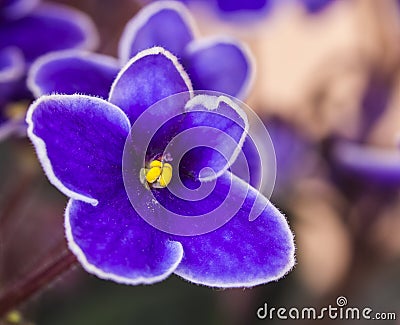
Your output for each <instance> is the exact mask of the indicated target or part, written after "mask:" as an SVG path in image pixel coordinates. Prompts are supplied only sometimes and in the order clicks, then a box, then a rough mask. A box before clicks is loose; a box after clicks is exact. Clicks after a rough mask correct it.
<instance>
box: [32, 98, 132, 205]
mask: <svg viewBox="0 0 400 325" xmlns="http://www.w3.org/2000/svg"><path fill="white" fill-rule="evenodd" d="M26 121H27V123H28V135H29V137H30V139H31V141H32V142H33V144H34V146H35V148H36V151H37V155H38V157H39V160H40V162H41V163H42V165H43V168H44V171H45V172H46V175H47V177H48V178H49V180H50V182H51V183H52V184H53V185H54V186H56V187H57V188H58V189H59V190H60V191H61V192H63V193H64V194H66V195H67V196H69V197H72V198H74V199H79V200H82V201H85V202H88V203H91V204H97V202H98V199H99V198H101V197H102V196H108V195H111V193H112V191H113V189H114V184H117V185H118V184H122V174H121V170H122V167H121V166H122V151H123V147H124V143H125V139H126V137H127V135H128V132H129V129H130V124H129V121H128V119H127V117H126V115H125V114H124V113H123V112H122V111H121V110H120V109H119V108H118V107H115V106H114V105H112V104H110V103H108V102H106V101H104V100H102V99H100V98H96V97H89V96H84V95H52V96H42V97H41V98H40V99H38V100H37V101H36V102H35V103H33V104H32V105H31V107H30V108H29V110H28V113H27V118H26Z"/></svg>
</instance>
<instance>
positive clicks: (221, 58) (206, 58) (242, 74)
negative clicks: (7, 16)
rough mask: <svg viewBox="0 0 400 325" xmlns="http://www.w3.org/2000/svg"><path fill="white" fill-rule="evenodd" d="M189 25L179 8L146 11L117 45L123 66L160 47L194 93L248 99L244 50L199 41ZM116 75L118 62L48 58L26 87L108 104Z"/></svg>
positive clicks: (219, 41) (221, 41)
mask: <svg viewBox="0 0 400 325" xmlns="http://www.w3.org/2000/svg"><path fill="white" fill-rule="evenodd" d="M191 21H192V18H191V16H190V14H189V12H188V11H187V9H186V8H185V7H184V6H183V5H182V4H180V3H177V2H173V1H164V2H161V3H155V4H151V5H149V6H147V7H145V8H144V9H142V10H141V11H140V12H139V13H138V14H137V15H136V16H135V17H134V18H133V19H132V20H131V21H130V22H129V23H128V24H127V26H126V28H125V30H124V32H123V35H122V37H121V40H120V44H119V57H120V62H121V64H125V63H126V62H127V61H128V60H129V59H130V58H131V57H133V56H134V55H136V54H137V53H138V52H140V51H141V50H145V49H147V48H151V47H153V46H162V47H163V48H165V49H167V50H169V51H170V52H172V53H173V54H174V55H175V56H177V57H178V58H179V59H180V62H181V63H182V64H183V66H184V68H185V70H186V72H187V73H188V74H189V76H190V78H191V80H192V82H193V85H194V88H195V89H199V90H214V91H219V92H222V93H226V94H228V95H231V96H234V97H239V98H244V97H246V95H247V93H248V90H249V87H250V84H251V81H252V79H253V67H252V64H251V59H250V54H249V52H248V50H247V49H246V47H245V46H244V45H243V44H241V43H239V42H237V41H234V40H232V39H229V38H226V37H212V38H207V39H199V40H196V39H195V36H194V35H195V32H194V28H193V24H192V22H191ZM118 70H119V69H118V64H117V62H116V61H115V60H113V59H112V58H109V57H106V56H99V55H96V54H90V53H78V52H66V53H63V54H54V55H53V54H50V55H47V56H45V57H43V58H41V59H39V60H38V61H37V62H36V63H35V64H34V66H33V68H32V71H31V73H30V78H29V79H30V81H29V82H28V84H29V85H30V89H31V90H32V91H33V93H34V94H35V95H36V97H39V96H40V95H43V94H50V93H52V92H58V93H65V94H73V93H75V92H79V93H84V94H90V95H98V96H101V97H103V98H106V97H107V94H108V92H109V90H110V86H111V83H112V81H113V79H114V78H115V76H116V74H117V72H118ZM66 80H68V82H66Z"/></svg>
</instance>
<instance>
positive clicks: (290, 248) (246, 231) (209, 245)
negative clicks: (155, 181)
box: [164, 173, 294, 287]
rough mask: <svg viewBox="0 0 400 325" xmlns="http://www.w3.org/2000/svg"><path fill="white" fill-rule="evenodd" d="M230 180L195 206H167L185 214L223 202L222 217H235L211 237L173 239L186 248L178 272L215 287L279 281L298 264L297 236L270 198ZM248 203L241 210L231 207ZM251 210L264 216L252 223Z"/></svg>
mask: <svg viewBox="0 0 400 325" xmlns="http://www.w3.org/2000/svg"><path fill="white" fill-rule="evenodd" d="M231 176H232V174H230V173H226V174H224V175H223V176H221V177H220V178H219V179H218V182H217V184H216V187H215V188H214V191H213V193H212V194H211V195H210V196H209V197H207V198H206V199H205V200H202V201H198V202H193V203H192V202H191V203H190V204H188V203H187V202H186V203H181V202H180V201H179V200H172V201H166V202H164V203H165V204H168V206H169V207H173V208H174V209H175V210H180V214H181V215H190V214H193V211H202V210H204V209H205V208H209V209H214V208H215V207H216V206H221V203H222V205H224V209H223V210H222V211H221V212H220V213H221V214H225V215H226V214H234V215H233V217H232V218H231V219H230V220H229V221H228V222H227V223H226V224H225V225H223V226H222V227H220V228H218V229H216V230H214V231H212V232H210V233H207V234H203V235H200V236H192V237H182V236H174V237H173V238H174V239H175V240H176V241H179V242H180V243H181V244H182V245H183V250H184V257H183V259H182V262H181V263H180V265H179V266H178V268H177V270H176V271H175V273H176V274H178V275H180V276H182V277H183V278H185V279H187V280H189V281H191V282H194V283H198V284H203V285H207V286H215V287H249V286H255V285H258V284H263V283H267V282H270V281H274V280H277V279H279V278H280V277H282V276H284V275H285V274H286V273H287V272H288V271H289V270H290V269H291V268H292V267H293V265H294V242H293V235H292V233H291V231H290V229H289V226H288V224H287V222H286V220H285V217H284V216H283V215H282V214H281V213H280V212H279V211H278V210H277V209H276V208H275V207H274V206H273V205H272V204H271V203H270V202H269V201H268V200H267V199H266V198H265V197H263V196H261V195H260V193H259V192H257V191H256V190H255V189H254V188H252V187H250V186H249V185H248V184H247V183H245V182H243V181H241V180H240V179H238V178H236V177H234V176H233V179H231ZM229 191H231V192H230V194H229V195H228V196H226V193H228V192H229ZM243 199H244V202H243V204H242V205H241V206H240V208H239V209H234V208H232V207H233V206H235V205H236V204H237V203H236V202H237V201H239V202H240V201H242V200H243ZM252 208H253V209H254V208H255V209H256V210H257V211H259V213H260V215H259V216H258V218H257V219H255V220H254V221H249V218H250V214H251V212H250V211H251V209H252ZM220 217H221V216H220ZM224 218H226V216H224ZM252 219H253V218H252Z"/></svg>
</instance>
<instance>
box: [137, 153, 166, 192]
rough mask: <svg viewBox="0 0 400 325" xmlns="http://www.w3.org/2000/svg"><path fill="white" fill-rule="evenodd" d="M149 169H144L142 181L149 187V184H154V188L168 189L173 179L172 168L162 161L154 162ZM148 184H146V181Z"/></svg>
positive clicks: (141, 176) (142, 170)
mask: <svg viewBox="0 0 400 325" xmlns="http://www.w3.org/2000/svg"><path fill="white" fill-rule="evenodd" d="M149 167H150V168H149V169H147V168H142V169H141V174H140V181H141V182H142V183H143V184H145V186H147V183H149V184H153V185H152V187H153V188H162V187H167V186H168V184H169V183H170V182H171V179H172V166H171V165H170V164H169V163H164V162H162V161H160V160H153V161H152V162H151V163H150V165H149ZM145 180H146V181H147V183H144V181H145Z"/></svg>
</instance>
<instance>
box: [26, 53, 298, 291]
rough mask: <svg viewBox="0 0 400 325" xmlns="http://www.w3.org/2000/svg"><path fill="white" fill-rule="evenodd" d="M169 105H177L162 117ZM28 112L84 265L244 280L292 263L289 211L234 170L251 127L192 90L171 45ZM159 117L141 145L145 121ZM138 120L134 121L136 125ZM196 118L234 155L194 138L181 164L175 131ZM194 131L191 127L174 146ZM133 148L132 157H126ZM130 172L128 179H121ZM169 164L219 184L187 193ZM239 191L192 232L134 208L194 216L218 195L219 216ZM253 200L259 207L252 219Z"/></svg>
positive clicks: (224, 283) (120, 276)
mask: <svg viewBox="0 0 400 325" xmlns="http://www.w3.org/2000/svg"><path fill="white" fill-rule="evenodd" d="M182 92H184V93H183V94H181V95H179V96H178V98H180V99H182V98H184V99H185V100H184V101H182V100H178V101H173V102H169V101H168V100H167V101H165V102H164V101H162V102H160V103H163V104H162V105H161V107H160V106H157V105H155V106H152V105H153V104H154V103H156V102H158V101H159V100H162V99H163V98H166V97H168V96H170V95H173V94H178V93H182ZM182 96H183V97H182ZM168 98H171V97H168ZM172 98H173V97H172ZM151 107H155V108H156V110H154V109H153V110H151ZM148 112H150V113H148ZM143 113H144V114H146V113H147V114H150V117H149V116H147V115H143ZM171 113H173V115H174V114H175V113H177V114H178V117H177V118H173V119H170V120H168V121H167V122H166V123H165V125H164V124H163V123H164V121H165V118H167V119H168V116H170V115H171ZM143 116H145V118H144V119H143ZM228 117H229V118H228ZM27 122H28V125H29V128H28V134H29V137H30V139H31V140H32V142H33V144H34V146H35V148H36V150H37V154H38V157H39V160H40V161H41V163H42V165H43V168H44V170H45V172H46V174H47V176H48V178H49V180H50V181H51V182H52V184H53V185H55V186H56V187H57V188H58V189H59V190H60V191H62V192H63V193H64V194H66V195H67V196H69V197H70V198H71V199H70V201H69V203H68V207H67V210H66V214H65V227H66V236H67V239H68V243H69V247H70V248H71V250H72V251H73V252H74V253H75V254H76V255H77V257H78V259H79V261H80V262H81V264H82V265H83V267H84V268H85V269H86V270H87V271H88V272H91V273H94V274H96V275H97V276H99V277H101V278H104V279H110V280H114V281H117V282H120V283H125V284H139V283H154V282H157V281H160V280H162V279H164V278H166V277H167V276H169V275H170V274H171V273H175V274H178V275H180V276H181V277H183V278H185V279H187V280H189V281H192V282H195V283H199V284H204V285H208V286H217V287H242V286H254V285H257V284H261V283H266V282H269V281H272V280H275V279H278V278H280V277H282V276H283V275H284V274H286V273H287V272H288V271H289V270H290V269H291V268H292V266H293V263H294V256H293V254H294V244H293V236H292V233H291V232H290V229H289V227H288V224H287V223H286V220H285V218H284V216H283V215H282V214H281V213H280V212H279V211H278V210H277V209H276V208H275V207H274V206H273V205H272V204H271V203H270V202H269V201H268V200H267V199H266V198H264V197H263V196H261V195H260V193H258V192H257V191H256V190H255V189H254V188H252V187H250V186H249V185H248V184H247V183H245V182H244V181H243V180H241V179H239V178H238V177H236V176H234V175H233V174H232V173H230V172H229V171H228V168H229V166H230V165H229V164H231V163H232V162H233V160H234V158H235V156H236V155H237V153H238V150H239V151H240V146H241V145H242V143H243V140H244V138H245V136H246V130H247V127H248V125H247V123H248V122H247V120H246V116H245V115H244V114H243V112H242V111H241V109H240V108H238V107H235V104H234V103H233V102H231V101H229V100H228V99H226V98H225V97H224V96H221V97H213V96H208V95H197V96H194V97H193V92H192V85H191V82H190V80H189V78H188V75H187V74H186V73H185V71H184V69H183V67H182V66H181V65H180V64H179V63H178V60H177V58H176V57H174V56H173V55H172V54H171V53H170V52H168V51H166V50H164V49H162V48H159V47H156V48H151V49H148V50H145V51H142V52H140V53H139V54H137V55H136V56H135V57H134V58H132V59H131V60H130V61H129V62H128V63H127V64H126V65H125V66H124V68H123V69H122V70H121V71H120V72H119V74H118V76H117V78H116V79H115V81H114V83H113V85H112V87H111V91H110V94H109V97H108V101H105V100H103V99H101V98H98V97H90V96H87V95H78V94H76V95H48V96H43V97H41V98H39V99H38V100H37V101H36V102H35V103H33V104H32V105H31V107H30V108H29V111H28V114H27ZM160 122H161V125H160V129H159V131H157V133H156V134H155V136H154V137H153V138H152V140H151V142H150V144H149V146H148V147H146V146H145V141H144V138H145V136H146V134H147V133H148V132H149V128H151V127H152V125H158V123H160ZM132 125H133V128H132V130H134V129H136V133H135V132H132V131H131V132H132V133H129V132H130V130H131V127H132ZM164 126H165V127H164ZM197 127H212V128H214V130H221V131H223V133H224V134H227V135H228V136H229V139H230V141H227V139H225V140H223V139H224V138H223V137H222V138H220V137H219V136H216V137H215V136H211V134H209V133H202V137H201V138H202V139H203V140H205V141H206V143H209V144H210V145H211V147H212V148H219V150H221V151H223V152H224V155H225V156H226V157H228V158H227V160H228V161H229V164H225V163H222V161H221V159H220V158H221V157H220V156H218V155H214V154H212V153H211V152H210V150H208V149H209V148H196V149H198V150H195V151H193V152H189V153H194V154H189V155H187V156H184V157H183V159H182V160H181V161H180V162H179V164H178V161H176V159H174V158H176V157H174V154H173V153H171V152H170V151H168V152H165V150H166V148H168V144H169V143H170V142H172V141H171V139H172V138H173V137H175V136H176V135H177V134H178V133H180V134H181V132H183V131H188V130H189V131H190V130H192V129H195V128H197ZM128 135H129V136H128ZM126 139H128V140H127V142H126V145H127V148H125V151H124V145H125V140H126ZM197 140H199V137H193V136H187V137H185V136H184V137H183V138H182V142H178V145H175V148H179V147H180V146H181V145H180V144H182V145H183V144H185V145H187V144H188V143H189V144H190V143H192V142H193V141H194V142H196V141H197ZM179 143H180V144H179ZM143 149H144V150H143ZM127 151H128V152H130V153H131V154H132V156H131V158H132V157H133V158H132V159H131V160H130V161H129V162H128V163H127V164H125V165H124V166H123V152H127ZM137 157H144V159H140V158H137ZM185 158H186V159H185ZM204 167H210V168H213V169H214V171H215V175H214V177H213V178H212V177H211V178H210V179H209V180H208V182H205V181H201V179H203V176H204V175H203V174H201V173H199V171H200V170H203V168H204ZM125 175H129V179H130V181H131V183H129V182H128V183H129V184H128V185H127V184H126V182H125V186H124V181H125V178H124V177H125ZM173 175H179V177H178V179H182V180H183V182H184V183H185V184H189V185H190V184H193V182H195V183H199V182H200V183H201V186H202V185H203V184H211V183H213V184H214V187H213V189H212V191H211V193H210V194H209V195H208V196H207V197H205V198H203V199H201V200H199V201H193V200H190V198H189V199H187V200H185V199H181V198H179V197H178V196H176V195H174V194H173V193H172V191H170V188H171V187H174V186H175V185H176V184H175V181H176V178H174V177H173ZM228 193H229V194H228ZM241 200H242V201H241ZM238 201H239V202H243V204H240V206H239V207H238V209H237V211H235V214H234V216H233V217H232V218H231V219H230V220H229V221H228V222H227V223H225V224H224V225H223V226H222V227H220V228H218V229H216V230H214V231H211V232H208V233H203V234H200V235H197V236H196V235H192V236H186V235H182V234H178V235H174V234H173V233H168V232H163V231H160V230H158V229H156V228H155V227H153V226H152V225H151V224H149V223H147V222H145V221H144V220H143V219H142V217H143V216H142V215H139V213H138V211H142V212H143V211H144V212H145V214H146V217H150V218H153V219H154V220H155V221H160V220H161V221H163V220H164V219H165V218H167V214H168V213H167V212H165V210H163V209H164V208H165V209H166V210H168V211H172V212H174V213H177V214H179V215H180V216H183V219H182V220H184V221H188V220H190V219H192V217H193V216H196V215H201V214H202V213H207V212H208V211H211V210H214V209H215V208H217V207H218V206H221V207H222V210H219V211H220V212H219V214H220V215H219V217H223V218H225V214H226V213H227V212H228V211H229V210H230V206H232V205H235V204H237V202H238ZM132 205H133V206H135V209H134V208H133V207H132ZM252 207H253V208H255V209H256V211H258V212H259V217H258V218H256V219H255V220H254V221H252V222H250V221H249V218H250V217H251V213H250V210H251V209H252ZM143 218H144V217H143ZM253 219H254V218H251V220H253ZM146 220H147V219H146ZM172 226H174V225H172ZM189 230H190V229H189ZM191 230H193V229H191ZM194 230H196V229H194Z"/></svg>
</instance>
